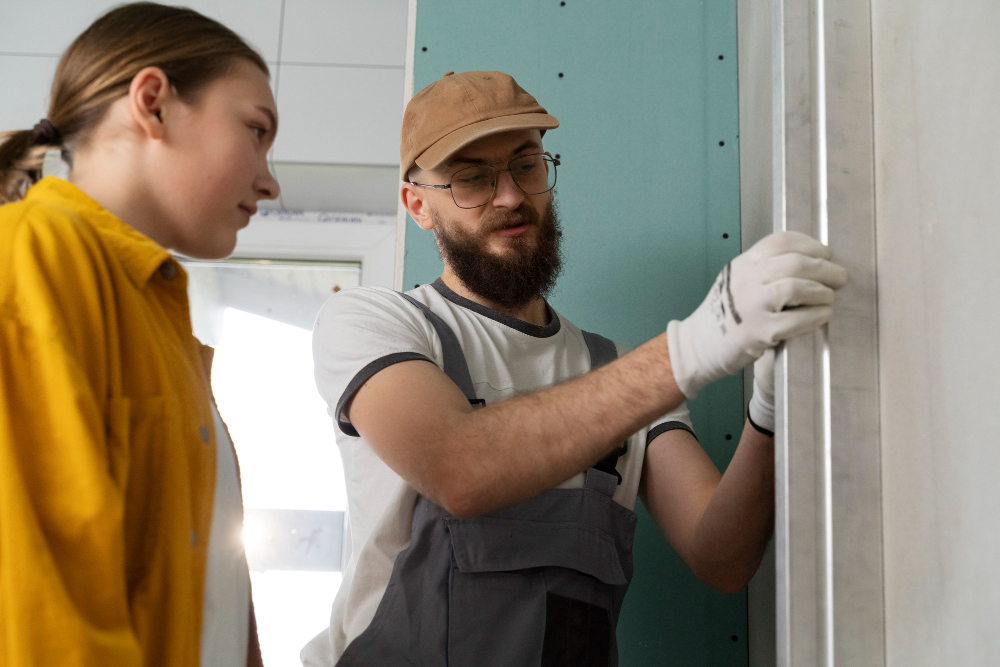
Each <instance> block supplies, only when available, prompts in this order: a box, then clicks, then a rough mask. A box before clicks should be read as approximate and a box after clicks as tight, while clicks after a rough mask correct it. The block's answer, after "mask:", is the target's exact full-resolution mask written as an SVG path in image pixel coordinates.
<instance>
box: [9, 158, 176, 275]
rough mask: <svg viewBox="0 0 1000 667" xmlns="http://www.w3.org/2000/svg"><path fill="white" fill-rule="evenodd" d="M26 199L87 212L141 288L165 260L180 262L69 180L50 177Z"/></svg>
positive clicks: (41, 182)
mask: <svg viewBox="0 0 1000 667" xmlns="http://www.w3.org/2000/svg"><path fill="white" fill-rule="evenodd" d="M25 201H38V202H45V203H47V204H50V205H55V206H62V207H65V208H68V209H71V210H73V211H76V212H77V213H82V214H84V215H85V217H86V219H87V220H88V221H89V222H91V223H92V224H93V226H94V229H95V230H96V231H97V232H98V233H99V234H101V235H102V236H103V237H104V238H105V239H107V242H108V244H109V245H110V246H111V247H112V248H113V249H114V250H115V252H116V254H117V256H118V257H119V258H120V259H121V262H122V266H123V267H124V268H125V272H126V273H127V274H128V276H129V278H130V279H131V280H132V282H133V283H134V284H135V286H136V287H138V288H142V287H144V286H145V285H146V283H147V282H149V279H150V278H151V277H152V276H153V274H154V273H155V272H156V271H157V270H158V269H159V268H160V267H161V266H163V265H164V264H165V263H172V264H177V261H176V260H175V259H174V258H173V257H172V256H171V255H170V253H169V252H167V250H166V249H164V248H163V247H162V246H160V245H159V244H158V243H156V242H155V241H153V240H152V239H151V238H149V237H148V236H146V235H145V234H143V233H141V232H139V231H138V230H136V229H135V228H133V227H130V226H129V225H128V224H126V223H125V222H123V221H122V220H120V219H119V218H117V217H116V216H115V215H114V214H113V213H111V212H110V211H108V210H107V209H105V208H104V207H103V206H101V205H100V204H98V203H97V202H96V201H94V200H93V199H91V198H90V197H89V196H88V195H87V194H86V193H85V192H84V191H83V190H81V189H80V188H78V187H77V186H76V185H74V184H72V183H70V182H69V181H67V180H64V179H62V178H59V177H57V176H46V177H45V178H43V179H42V180H40V181H38V183H36V184H35V185H34V186H32V188H31V189H30V190H28V194H27V196H26V197H25ZM176 268H177V271H178V273H181V274H183V269H181V267H180V266H179V265H178V266H177V267H176Z"/></svg>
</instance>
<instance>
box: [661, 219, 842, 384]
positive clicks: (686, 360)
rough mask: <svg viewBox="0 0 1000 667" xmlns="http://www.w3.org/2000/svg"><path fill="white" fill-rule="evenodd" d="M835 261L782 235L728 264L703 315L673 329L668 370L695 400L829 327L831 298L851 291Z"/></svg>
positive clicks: (802, 239)
mask: <svg viewBox="0 0 1000 667" xmlns="http://www.w3.org/2000/svg"><path fill="white" fill-rule="evenodd" d="M832 256H833V253H832V252H831V251H830V249H829V248H828V247H826V246H825V245H823V244H822V243H820V242H819V241H817V240H816V239H814V238H812V237H811V236H806V235H805V234H800V233H798V232H781V233H778V234H771V235H770V236H766V237H764V238H763V239H761V240H760V241H759V242H757V243H756V244H755V245H754V246H753V247H752V248H750V249H749V250H747V251H746V252H745V253H743V254H742V255H739V256H738V257H736V258H734V259H733V261H731V262H730V263H729V264H727V265H726V267H725V268H724V269H723V270H722V273H720V274H719V277H718V278H717V279H716V281H715V284H714V285H713V286H712V289H711V290H710V291H709V293H708V296H707V297H706V298H705V300H704V301H703V302H702V304H701V305H700V306H698V309H697V310H695V311H694V312H693V313H691V315H690V316H689V317H688V318H687V319H685V320H683V321H677V320H674V321H672V322H670V324H669V325H668V326H667V340H668V343H669V346H670V363H671V364H672V366H673V370H674V378H675V379H676V380H677V386H678V387H680V390H681V391H682V392H684V395H685V396H687V397H688V398H694V397H695V396H697V395H698V392H700V391H701V390H702V389H703V388H704V387H705V385H707V384H709V383H710V382H713V381H715V380H718V379H719V378H721V377H725V376H726V375H732V374H733V373H735V372H737V371H739V370H740V369H741V368H743V367H744V366H746V365H747V364H749V363H750V362H752V361H754V360H756V359H757V358H758V357H760V355H762V354H763V353H764V350H766V349H768V348H770V347H774V346H775V345H777V344H778V343H779V342H780V341H782V340H784V339H786V338H792V337H794V336H798V335H799V334H803V333H805V332H807V331H811V330H813V329H815V328H816V327H818V326H820V325H822V324H823V323H825V322H827V321H828V320H829V319H830V315H831V313H832V311H833V309H832V308H831V304H832V303H833V291H834V290H835V289H839V288H841V287H843V286H844V285H846V284H847V271H846V270H844V268H843V267H840V266H838V265H836V264H834V263H833V262H831V261H829V260H830V258H831V257H832ZM786 308H787V310H786Z"/></svg>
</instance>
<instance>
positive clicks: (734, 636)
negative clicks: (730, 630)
mask: <svg viewBox="0 0 1000 667" xmlns="http://www.w3.org/2000/svg"><path fill="white" fill-rule="evenodd" d="M739 640H740V638H739V637H737V636H736V635H730V637H729V641H731V642H738V641H739Z"/></svg>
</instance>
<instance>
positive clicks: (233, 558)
mask: <svg viewBox="0 0 1000 667" xmlns="http://www.w3.org/2000/svg"><path fill="white" fill-rule="evenodd" d="M212 416H213V417H214V419H215V440H216V463H215V500H214V502H213V506H212V528H211V534H210V535H209V538H208V562H207V563H206V567H205V599H204V602H203V607H202V610H203V611H202V621H201V666H202V667H246V664H247V641H248V639H249V634H250V570H249V568H248V567H247V557H246V552H245V549H244V546H243V495H242V494H241V492H240V481H239V475H238V473H237V469H236V454H235V452H233V443H232V441H231V440H230V439H229V434H228V433H227V432H226V428H225V426H224V425H223V423H222V418H221V417H219V412H218V411H217V410H216V409H215V406H214V405H213V406H212Z"/></svg>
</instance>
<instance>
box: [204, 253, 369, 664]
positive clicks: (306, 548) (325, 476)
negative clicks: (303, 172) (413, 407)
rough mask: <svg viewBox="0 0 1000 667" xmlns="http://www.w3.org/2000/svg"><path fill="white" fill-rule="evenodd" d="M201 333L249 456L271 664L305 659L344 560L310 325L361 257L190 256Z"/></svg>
mask: <svg viewBox="0 0 1000 667" xmlns="http://www.w3.org/2000/svg"><path fill="white" fill-rule="evenodd" d="M184 266H185V268H186V269H187V272H188V276H189V284H188V293H189V296H190V300H191V315H192V322H193V324H194V333H195V335H196V336H197V337H198V338H199V339H200V340H201V341H202V342H203V343H205V344H207V345H211V346H212V347H214V348H215V350H216V353H215V361H214V365H213V370H212V389H213V391H214V393H215V397H216V401H217V403H218V406H219V412H220V413H221V415H222V418H223V419H224V420H225V421H226V424H227V425H228V426H229V430H230V433H231V434H232V436H233V442H234V444H235V446H236V451H237V454H238V457H239V464H240V474H241V479H242V484H243V502H244V506H245V508H246V521H245V527H244V540H245V542H246V546H247V560H248V562H249V564H250V578H251V582H252V586H253V598H254V606H255V609H256V613H257V624H258V631H259V633H260V643H261V650H262V651H263V654H264V663H265V664H266V665H268V666H269V667H285V666H287V667H298V666H299V665H300V662H299V659H298V655H299V651H300V649H301V648H302V646H303V645H304V644H305V643H306V642H308V641H309V640H310V639H312V638H313V637H314V636H315V635H316V634H318V633H319V632H320V631H322V630H323V629H324V628H326V627H327V626H328V624H329V619H330V606H331V603H332V602H333V598H334V596H335V595H336V592H337V590H338V588H339V586H340V581H341V569H342V564H343V563H344V561H345V560H346V559H345V543H344V539H343V534H344V517H345V512H346V510H347V497H346V493H345V490H344V475H343V468H342V465H341V461H340V453H339V451H338V450H337V447H336V444H335V441H334V432H333V423H332V421H331V419H330V417H329V415H328V414H327V411H326V405H325V403H324V402H323V400H322V399H321V398H320V397H319V394H318V392H317V391H316V385H315V382H314V380H313V363H312V342H311V339H312V334H311V332H312V325H313V321H314V320H315V318H316V314H317V312H318V311H319V309H320V307H321V306H322V305H323V303H324V302H325V301H326V299H327V298H329V297H330V296H331V295H332V294H333V293H334V292H336V291H339V290H340V289H343V288H346V287H352V286H356V285H358V284H359V283H360V280H361V266H360V264H358V263H334V262H312V261H283V262H279V261H264V260H232V261H224V262H195V261H188V260H184Z"/></svg>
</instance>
